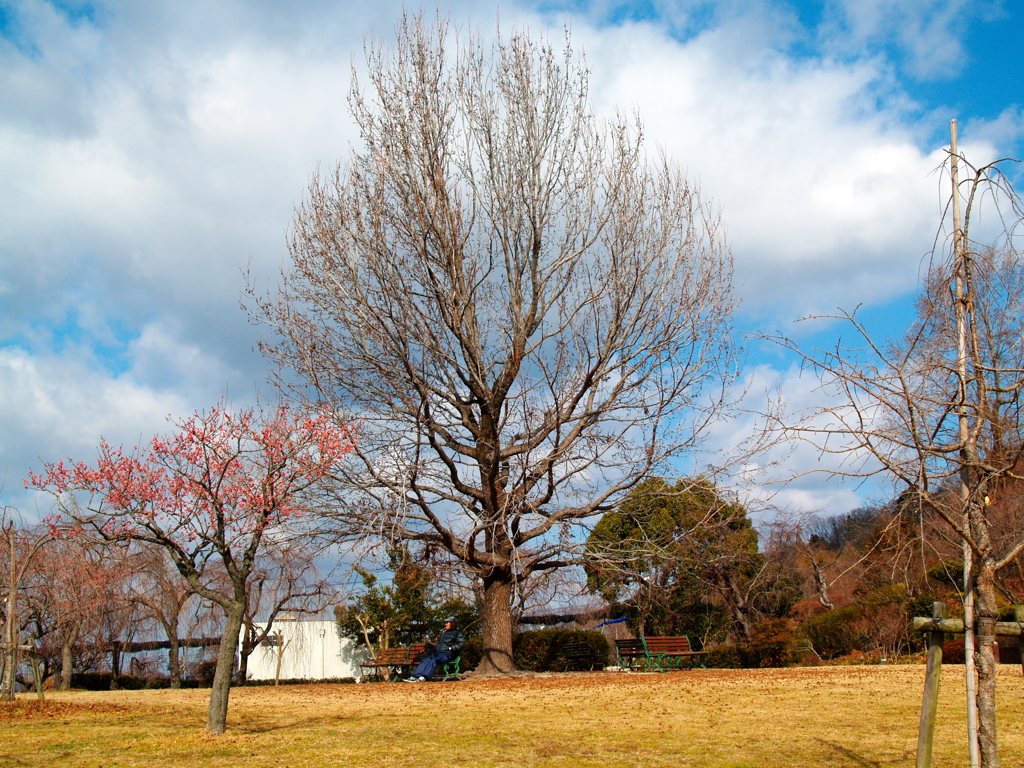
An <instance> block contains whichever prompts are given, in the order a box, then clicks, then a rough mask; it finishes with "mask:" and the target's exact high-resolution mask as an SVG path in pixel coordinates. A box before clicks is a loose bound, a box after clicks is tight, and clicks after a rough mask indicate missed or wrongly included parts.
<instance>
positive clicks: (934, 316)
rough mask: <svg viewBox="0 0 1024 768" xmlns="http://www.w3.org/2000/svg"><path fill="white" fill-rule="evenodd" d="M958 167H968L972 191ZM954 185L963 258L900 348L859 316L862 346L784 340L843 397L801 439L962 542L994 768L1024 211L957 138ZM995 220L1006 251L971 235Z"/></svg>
mask: <svg viewBox="0 0 1024 768" xmlns="http://www.w3.org/2000/svg"><path fill="white" fill-rule="evenodd" d="M958 167H966V169H967V174H966V178H965V180H964V181H963V182H962V183H961V182H959V181H958ZM951 175H952V177H953V180H954V195H953V197H952V204H951V207H952V208H953V209H954V212H955V213H954V227H953V237H952V238H951V244H952V248H951V249H950V251H951V252H950V253H949V255H948V257H944V258H936V259H935V260H934V262H933V264H932V265H931V267H930V268H929V270H928V272H927V274H926V276H925V279H924V284H923V288H922V291H921V294H920V297H919V299H918V304H917V318H916V320H915V321H914V322H913V323H912V324H911V326H910V328H909V329H908V330H907V333H906V335H905V336H904V338H903V339H902V340H901V341H898V342H895V343H891V344H886V345H883V344H877V343H875V342H874V341H872V339H871V337H870V334H869V333H868V331H867V329H866V328H865V327H864V326H863V325H862V324H860V323H859V322H858V320H857V319H856V317H855V316H854V315H853V314H849V313H844V314H842V315H841V316H840V319H841V320H843V321H845V322H847V323H848V324H850V325H851V326H852V327H853V330H854V331H855V336H856V343H854V344H853V345H848V346H847V345H843V346H839V347H837V348H836V349H834V350H831V351H825V352H812V353H808V352H802V351H800V349H799V347H798V345H797V344H796V343H795V342H793V341H791V340H789V339H786V338H782V337H778V339H777V340H778V341H779V342H780V343H782V344H783V345H784V346H787V347H790V348H792V349H794V350H796V351H797V352H798V353H799V354H801V355H802V356H803V357H804V359H805V360H806V361H807V362H809V363H810V364H811V365H812V366H813V367H814V368H815V369H817V371H818V373H819V374H820V375H821V376H822V379H823V382H824V383H825V385H826V386H827V387H828V388H830V389H832V390H833V392H834V393H835V394H836V395H837V399H836V400H835V403H836V405H834V406H832V407H828V408H825V409H822V410H818V411H815V412H813V413H810V414H806V416H807V418H806V420H804V421H803V422H802V423H800V424H799V425H797V429H796V432H797V433H798V434H799V435H800V436H802V437H803V438H805V439H809V440H812V441H814V442H816V443H817V445H818V446H819V447H820V449H821V450H822V451H823V452H825V453H839V454H847V455H850V454H859V455H860V456H861V457H867V458H869V459H870V460H871V462H870V464H869V465H866V466H863V467H862V468H856V465H855V464H851V463H847V464H845V465H844V466H846V467H849V468H848V469H846V470H843V471H841V472H840V474H845V475H864V474H871V473H875V472H885V473H887V474H888V475H889V476H890V477H891V478H892V479H893V480H894V481H895V483H896V484H897V486H899V488H898V490H900V491H902V493H901V495H900V506H901V508H902V510H903V511H904V512H913V513H914V514H917V515H922V514H923V513H924V512H928V513H929V514H933V515H934V514H937V515H938V516H939V517H941V519H942V520H944V521H945V523H946V524H947V525H948V526H949V527H950V529H951V530H952V531H953V532H954V533H955V535H956V536H957V537H958V538H959V539H960V540H961V541H962V542H963V544H964V560H965V563H964V570H965V589H964V605H965V624H966V626H967V631H968V651H969V653H968V662H974V663H975V664H976V668H977V673H976V680H975V674H974V672H973V670H972V664H970V663H969V664H968V666H967V675H968V695H969V703H968V708H969V709H968V712H969V722H972V723H973V721H974V717H975V711H976V716H977V725H976V727H977V740H976V742H975V740H974V738H973V736H972V738H971V741H972V742H974V744H973V745H972V755H971V757H972V765H977V764H980V765H982V766H984V768H994V766H998V765H999V753H998V743H997V738H996V702H995V692H996V657H995V655H994V651H993V649H994V645H993V644H994V640H995V637H994V632H995V622H996V619H997V614H998V607H999V606H998V602H997V600H998V591H997V589H998V583H997V576H998V574H999V572H1000V571H1001V570H1003V569H1004V568H1006V567H1007V566H1008V565H1009V564H1011V563H1013V562H1014V561H1015V560H1016V558H1017V557H1018V556H1019V555H1020V554H1021V552H1024V529H1022V528H1021V526H1020V525H1019V522H1017V521H1019V519H1020V516H1019V508H1020V504H1019V502H1018V501H1017V500H1016V498H1017V497H1018V496H1019V494H1020V490H1021V482H1022V481H1024V258H1022V256H1021V254H1020V253H1019V252H1018V250H1017V247H1016V237H1015V232H1016V228H1017V226H1018V224H1019V222H1020V221H1021V216H1022V209H1021V206H1020V203H1019V200H1018V198H1017V197H1016V196H1015V195H1014V193H1013V190H1012V189H1010V188H1009V186H1008V185H1007V183H1006V181H1005V178H1004V177H1002V176H1001V175H1000V174H999V172H998V167H997V165H996V164H990V165H987V166H984V167H978V168H976V167H973V166H970V165H969V164H967V163H966V161H965V160H964V159H963V158H962V157H959V156H958V155H957V153H956V147H955V133H954V145H953V151H952V152H951ZM961 202H963V204H964V205H965V209H964V210H965V216H964V219H963V223H962V224H961V222H960V216H959V215H958V213H959V209H960V206H961ZM1000 202H1001V203H1002V205H1001V206H1000V205H999V203H1000ZM983 211H984V212H985V213H986V215H987V216H989V217H991V220H992V221H995V222H997V223H998V225H999V228H1000V229H1001V230H1002V235H1001V236H1000V237H997V238H996V241H995V243H994V244H993V242H992V241H990V242H988V243H987V244H982V243H979V242H976V241H975V240H974V239H972V237H971V236H970V234H971V226H972V224H975V223H976V219H977V217H978V216H979V215H980V214H981V213H982V212H983ZM997 214H1000V215H1001V216H1003V217H1004V218H1002V219H999V218H996V215H997ZM1008 520H1011V521H1014V522H1015V523H1016V524H1007V521H1008ZM975 598H976V603H975ZM975 613H976V621H975V615H974V614H975ZM975 631H976V633H977V643H976V645H975V647H974V652H973V654H971V653H970V649H971V645H972V639H973V638H972V635H973V633H974V632H975ZM975 684H976V686H977V692H976V694H975V693H974V686H975ZM975 703H976V710H975Z"/></svg>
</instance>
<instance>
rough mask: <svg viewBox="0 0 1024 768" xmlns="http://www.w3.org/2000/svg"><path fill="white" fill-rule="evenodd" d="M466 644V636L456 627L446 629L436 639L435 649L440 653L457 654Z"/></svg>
mask: <svg viewBox="0 0 1024 768" xmlns="http://www.w3.org/2000/svg"><path fill="white" fill-rule="evenodd" d="M465 644H466V635H465V634H463V632H462V630H461V629H459V628H458V627H452V628H451V629H446V630H445V631H444V632H442V633H441V636H440V637H439V638H438V639H437V643H436V647H437V650H438V652H440V653H453V654H456V655H457V654H458V653H459V651H461V650H462V646H464V645H465Z"/></svg>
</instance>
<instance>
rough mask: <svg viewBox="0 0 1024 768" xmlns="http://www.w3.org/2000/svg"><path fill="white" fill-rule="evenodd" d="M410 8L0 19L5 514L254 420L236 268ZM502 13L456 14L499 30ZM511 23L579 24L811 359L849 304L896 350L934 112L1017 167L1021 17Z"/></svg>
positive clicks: (770, 326) (276, 222)
mask: <svg viewBox="0 0 1024 768" xmlns="http://www.w3.org/2000/svg"><path fill="white" fill-rule="evenodd" d="M401 10H402V4H401V3H400V2H381V3H377V4H374V5H372V6H371V5H370V4H352V3H345V2H340V3H339V2H326V1H323V0H315V1H313V2H289V3H284V2H278V1H277V0H254V1H253V2H243V1H242V0H202V2H200V1H199V0H175V1H174V2H172V1H171V0H151V1H150V2H145V3H139V2H136V1H135V0H109V1H108V2H92V3H79V2H70V1H69V2H61V3H53V2H45V1H44V0H17V1H16V2H11V1H10V0H0V473H2V474H3V477H4V484H5V487H4V494H3V497H4V501H5V503H16V504H18V505H19V506H21V507H22V508H23V510H24V511H26V512H29V513H31V512H32V509H33V508H34V506H35V504H36V499H34V498H32V497H30V496H27V495H26V494H24V493H23V492H22V491H21V481H22V479H23V478H24V476H25V474H26V471H27V470H28V469H29V468H30V467H36V466H38V462H39V457H42V458H44V459H47V460H53V459H57V458H60V457H64V456H72V457H75V458H90V457H91V456H92V455H93V452H94V449H95V445H96V443H97V440H98V439H99V437H100V435H103V436H105V437H106V438H107V439H108V440H111V441H113V442H126V443H135V442H137V441H138V440H139V439H140V438H145V437H147V436H148V435H151V434H153V433H154V432H157V431H160V430H162V429H163V427H164V419H165V417H166V416H167V415H169V414H174V415H184V414H187V413H190V412H192V411H194V410H196V409H202V408H205V407H209V406H210V405H212V404H213V403H215V402H216V401H217V400H218V398H219V397H220V396H221V394H222V393H224V392H227V393H228V395H229V397H230V398H231V399H232V400H233V401H234V402H236V403H238V404H240V405H241V404H247V403H249V402H251V401H252V400H253V399H254V397H255V395H256V392H257V391H258V390H259V389H260V388H262V387H263V386H264V385H263V382H264V380H265V375H266V367H265V363H264V361H263V360H262V358H261V357H260V355H259V354H258V353H256V352H254V351H253V346H254V344H255V342H256V340H257V333H258V332H257V329H256V328H255V327H254V326H253V325H252V324H251V323H250V322H249V320H248V318H247V317H246V315H245V313H244V312H243V311H242V310H241V309H240V308H239V304H240V293H241V291H242V289H243V286H244V282H245V278H244V273H245V272H246V271H248V273H249V274H250V276H251V279H252V280H253V281H254V283H255V284H256V285H257V286H269V285H272V283H273V280H274V278H275V275H276V272H277V270H278V269H279V267H280V265H281V264H282V262H283V260H284V258H285V256H286V250H285V236H286V233H287V230H288V226H289V221H290V217H291V214H292V211H293V210H294V206H295V205H296V204H297V203H298V202H299V201H300V200H301V198H302V195H303V190H304V187H305V184H306V183H307V181H308V179H309V175H310V174H311V173H312V171H313V170H314V169H315V168H316V167H317V165H318V164H323V165H325V166H326V165H329V164H331V163H333V162H335V161H337V160H338V159H340V158H343V157H344V156H345V155H346V153H347V152H348V148H349V146H350V145H351V143H352V142H354V141H355V140H356V136H355V133H354V131H353V128H352V125H351V122H350V120H349V118H348V116H347V114H346V112H345V104H344V98H345V94H346V92H347V89H348V79H349V72H350V65H351V62H352V60H353V57H356V58H358V56H359V54H360V52H361V48H362V41H363V37H364V35H366V34H367V33H369V32H375V33H377V34H379V35H381V36H383V37H384V38H385V39H386V38H388V37H389V36H390V32H391V30H392V29H393V25H394V22H395V20H396V19H397V18H398V16H399V14H400V13H401ZM497 10H498V7H497V6H495V5H494V4H493V3H484V2H473V0H460V2H457V3H455V4H454V5H453V6H452V7H451V14H452V17H453V19H454V20H455V21H456V23H458V24H462V25H465V24H475V25H480V26H482V27H484V28H485V29H489V28H492V27H493V24H494V19H495V13H496V11H497ZM500 17H501V20H502V23H503V24H506V25H508V24H512V23H519V24H522V25H526V26H528V27H530V28H531V29H534V30H538V31H540V30H544V29H550V30H552V31H553V33H554V34H560V30H561V28H562V26H563V24H564V23H565V22H566V21H567V22H568V24H569V25H570V26H571V28H572V30H573V38H574V42H575V44H576V45H577V46H579V47H582V48H583V49H585V51H586V54H587V58H588V62H589V64H590V67H591V69H592V73H593V74H592V98H593V101H594V106H595V109H597V110H598V112H600V113H603V114H610V113H611V111H612V110H613V109H615V108H616V107H620V108H626V109H633V108H635V109H636V110H637V111H638V112H639V113H640V114H641V115H642V116H643V118H644V120H645V123H646V129H647V135H648V136H649V138H650V139H651V140H653V141H655V142H657V143H659V144H661V145H662V146H663V147H664V148H665V149H666V150H667V151H668V152H669V153H670V154H671V156H672V157H673V158H674V159H675V160H676V161H677V162H678V163H679V164H680V165H681V166H683V167H684V168H685V169H686V170H687V172H688V173H689V174H690V175H691V176H692V177H694V178H695V179H698V180H699V182H700V184H701V187H702V190H703V193H704V195H705V196H706V197H708V198H711V199H713V200H714V201H715V203H716V204H717V205H718V206H720V207H721V210H722V216H723V220H724V222H725V224H726V227H727V230H728V233H729V238H730V242H731V244H732V250H733V254H734V256H735V259H736V277H737V281H738V282H739V283H740V285H741V287H742V292H743V295H744V306H743V310H742V313H741V315H740V316H739V317H738V320H737V324H738V326H739V327H740V328H741V329H743V330H747V331H753V332H756V331H771V330H775V329H781V330H783V331H785V332H787V333H795V334H798V335H802V336H803V337H804V338H805V341H806V343H808V344H815V343H820V344H827V343H828V342H829V340H830V339H833V338H834V337H835V334H836V330H835V328H834V327H832V326H829V325H827V324H823V323H817V324H809V325H805V326H795V325H794V324H793V323H794V321H795V320H796V319H797V318H799V317H801V316H803V315H807V314H815V313H827V312H830V311H832V310H833V309H834V308H835V307H845V308H850V309H852V308H853V307H856V306H861V307H862V308H863V309H862V311H863V312H864V316H865V317H866V318H867V319H868V321H869V323H870V325H871V326H872V327H873V328H874V329H876V330H877V332H878V333H880V334H885V333H887V332H897V331H898V329H899V328H900V327H901V326H902V324H904V323H905V322H906V319H907V318H908V316H909V307H910V305H911V300H912V296H913V292H914V290H915V286H916V282H917V279H918V277H919V274H920V268H921V265H922V264H923V263H924V261H923V260H924V259H925V258H926V254H927V252H928V251H929V249H930V248H931V246H932V242H933V238H934V236H935V232H936V228H937V226H938V223H939V214H940V211H941V202H942V199H941V198H942V187H941V182H942V178H941V176H940V175H937V174H935V173H933V171H934V169H935V168H936V166H938V165H939V163H940V162H941V160H942V157H943V147H944V146H945V145H946V142H947V141H948V123H949V120H950V118H953V117H956V118H958V119H959V121H960V126H961V147H962V149H963V150H964V151H965V152H966V153H968V154H969V156H970V157H971V158H972V159H976V160H979V161H987V160H990V159H993V158H995V157H1002V156H1014V157H1021V156H1024V54H1022V52H1021V51H1022V47H1021V45H1020V43H1019V41H1020V40H1021V39H1022V38H1024V10H1022V4H1021V3H1019V2H1010V1H1009V0H1007V2H987V1H985V0H973V1H972V2H968V1H967V0H904V2H900V3H893V2H891V0H890V1H889V2H885V1H884V0H834V1H832V2H818V3H814V2H781V1H779V2H758V1H757V0H746V1H745V2H741V1H740V0H720V1H719V2H710V1H709V2H696V1H689V0H676V2H665V3H662V2H643V3H614V2H593V3H587V2H570V3H559V2H539V3H538V2H517V3H512V4H507V5H506V4H503V5H501V6H500ZM1011 173H1012V174H1013V176H1014V178H1015V179H1017V180H1020V179H1021V178H1022V173H1021V171H1020V170H1019V169H1015V170H1013V171H1012V172H1011ZM749 372H750V376H751V378H752V380H753V381H754V382H755V383H759V382H764V381H779V382H781V383H782V386H783V391H785V392H788V393H789V394H790V395H791V397H792V398H793V399H794V401H805V400H807V399H808V398H811V397H813V396H814V395H813V394H812V391H813V383H812V382H809V381H808V380H807V379H806V378H803V379H800V378H799V377H798V376H797V369H796V366H795V363H794V361H792V360H789V359H787V358H785V357H784V356H782V355H781V354H779V353H778V352H777V351H776V350H771V349H766V348H764V347H763V346H761V345H757V344H753V345H752V347H751V352H750V360H749ZM746 426H747V425H746V424H745V423H744V422H743V421H742V420H741V421H737V422H734V423H730V424H727V425H722V426H721V427H720V429H719V430H718V431H716V433H715V435H714V436H713V439H714V440H715V441H717V444H720V445H725V444H727V443H728V442H730V441H731V440H733V439H735V438H736V437H737V436H738V435H739V434H740V433H741V432H742V430H743V429H744V428H745V427H746ZM787 462H788V464H787V466H788V467H789V469H790V470H791V471H792V472H794V473H795V472H799V471H802V470H805V469H808V468H812V467H814V466H818V459H817V457H815V456H813V455H810V454H808V453H807V452H801V451H798V452H797V453H796V454H795V455H794V456H793V457H791V458H789V459H787ZM780 499H781V500H782V501H783V503H786V504H788V505H791V506H793V507H795V508H800V509H809V510H822V511H832V512H838V511H844V510H845V509H849V508H850V507H852V506H855V505H856V504H858V503H860V501H861V500H862V497H861V496H859V495H858V491H857V490H856V489H855V488H853V487H852V486H850V485H849V484H846V485H843V484H838V483H835V482H832V483H829V482H826V481H825V480H824V479H822V478H818V477H811V478H804V479H802V480H800V481H798V482H797V483H794V484H793V485H792V486H790V487H789V488H787V490H786V491H785V492H784V493H783V494H781V495H780Z"/></svg>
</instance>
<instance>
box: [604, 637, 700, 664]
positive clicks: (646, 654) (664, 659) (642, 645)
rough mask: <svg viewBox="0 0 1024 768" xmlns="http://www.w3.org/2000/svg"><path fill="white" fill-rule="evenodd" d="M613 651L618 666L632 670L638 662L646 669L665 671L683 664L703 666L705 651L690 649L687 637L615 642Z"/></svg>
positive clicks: (647, 638) (642, 638)
mask: <svg viewBox="0 0 1024 768" xmlns="http://www.w3.org/2000/svg"><path fill="white" fill-rule="evenodd" d="M615 649H616V650H617V651H618V654H619V666H623V667H629V668H633V666H634V665H636V664H637V663H638V662H639V661H640V660H643V662H644V666H646V667H647V668H648V669H655V670H658V671H662V672H664V671H667V670H669V669H679V668H681V667H682V666H683V664H684V663H686V662H689V663H690V664H691V665H692V663H693V662H694V661H698V662H700V666H702V667H703V666H704V662H703V659H702V657H703V656H705V655H707V651H695V650H693V648H691V647H690V639H689V638H688V637H686V636H685V635H684V636H680V637H639V638H632V639H629V640H616V641H615Z"/></svg>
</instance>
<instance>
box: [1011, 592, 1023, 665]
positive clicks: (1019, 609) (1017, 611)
mask: <svg viewBox="0 0 1024 768" xmlns="http://www.w3.org/2000/svg"><path fill="white" fill-rule="evenodd" d="M1013 614H1014V616H1013V618H1015V619H1016V620H1017V623H1018V624H1021V623H1024V605H1015V606H1013ZM1017 650H1018V652H1019V653H1020V670H1021V672H1024V635H1017Z"/></svg>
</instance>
